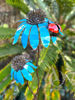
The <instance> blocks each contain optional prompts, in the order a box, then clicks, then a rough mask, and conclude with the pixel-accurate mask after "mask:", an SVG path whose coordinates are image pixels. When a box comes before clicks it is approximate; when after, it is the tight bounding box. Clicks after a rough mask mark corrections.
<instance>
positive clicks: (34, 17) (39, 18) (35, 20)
mask: <svg viewBox="0 0 75 100" xmlns="http://www.w3.org/2000/svg"><path fill="white" fill-rule="evenodd" d="M27 17H28V19H27V23H29V24H32V25H37V24H40V23H43V22H44V18H45V17H46V15H45V13H44V12H43V11H42V10H41V9H37V10H35V11H34V10H33V11H30V12H29V13H28V15H27Z"/></svg>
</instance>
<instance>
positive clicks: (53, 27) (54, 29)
mask: <svg viewBox="0 0 75 100" xmlns="http://www.w3.org/2000/svg"><path fill="white" fill-rule="evenodd" d="M48 29H49V31H51V32H52V33H59V29H60V31H62V29H61V27H60V25H59V24H54V23H51V24H49V25H48Z"/></svg>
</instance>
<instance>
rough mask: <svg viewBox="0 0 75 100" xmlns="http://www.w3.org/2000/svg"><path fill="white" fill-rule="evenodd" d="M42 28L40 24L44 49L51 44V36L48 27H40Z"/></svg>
mask: <svg viewBox="0 0 75 100" xmlns="http://www.w3.org/2000/svg"><path fill="white" fill-rule="evenodd" d="M40 26H41V24H39V30H40V37H41V41H42V43H43V45H44V47H46V48H47V47H48V46H49V43H50V34H49V31H48V29H47V28H46V27H40Z"/></svg>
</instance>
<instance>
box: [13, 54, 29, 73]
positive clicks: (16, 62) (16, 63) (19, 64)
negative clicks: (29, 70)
mask: <svg viewBox="0 0 75 100" xmlns="http://www.w3.org/2000/svg"><path fill="white" fill-rule="evenodd" d="M28 60H30V56H29V55H28V54H25V55H18V56H15V57H14V58H13V60H12V61H11V62H12V64H11V67H12V68H13V69H15V70H16V71H18V70H21V69H23V68H24V65H25V64H26V63H27V62H28Z"/></svg>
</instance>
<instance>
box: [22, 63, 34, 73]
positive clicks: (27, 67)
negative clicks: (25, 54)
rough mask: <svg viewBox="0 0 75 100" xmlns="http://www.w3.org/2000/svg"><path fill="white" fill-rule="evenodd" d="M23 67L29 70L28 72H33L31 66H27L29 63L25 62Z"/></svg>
mask: <svg viewBox="0 0 75 100" xmlns="http://www.w3.org/2000/svg"><path fill="white" fill-rule="evenodd" d="M24 68H25V69H26V70H27V71H29V73H33V72H34V70H33V68H32V67H31V66H29V65H26V64H25V66H24Z"/></svg>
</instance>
